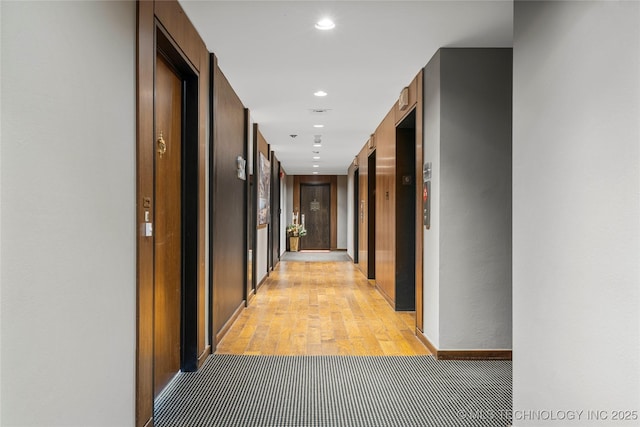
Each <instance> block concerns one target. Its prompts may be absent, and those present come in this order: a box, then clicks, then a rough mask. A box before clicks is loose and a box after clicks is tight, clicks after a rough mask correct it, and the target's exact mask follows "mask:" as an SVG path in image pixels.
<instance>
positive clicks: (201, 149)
mask: <svg viewBox="0 0 640 427" xmlns="http://www.w3.org/2000/svg"><path fill="white" fill-rule="evenodd" d="M198 70H199V71H200V74H199V77H198V84H199V96H200V98H199V100H198V101H199V106H198V110H199V111H198V113H199V115H198V367H199V366H201V365H202V363H204V361H205V360H206V357H207V356H208V355H209V353H210V352H211V344H212V343H211V342H207V337H206V327H205V325H206V322H207V318H206V305H207V304H208V301H206V300H205V287H206V286H207V277H206V271H207V270H206V263H207V257H206V247H205V245H206V218H207V212H206V209H207V206H206V200H207V188H206V179H207V176H206V175H207V162H208V159H207V157H206V154H207V144H208V143H209V138H208V135H207V133H208V130H207V129H208V127H209V84H210V80H211V79H210V74H209V52H208V51H207V48H206V46H205V45H204V43H201V44H200V63H199V65H198Z"/></svg>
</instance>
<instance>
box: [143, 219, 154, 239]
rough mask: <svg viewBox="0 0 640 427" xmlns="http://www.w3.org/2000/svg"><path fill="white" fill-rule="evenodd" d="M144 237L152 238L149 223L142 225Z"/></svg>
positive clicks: (151, 225)
mask: <svg viewBox="0 0 640 427" xmlns="http://www.w3.org/2000/svg"><path fill="white" fill-rule="evenodd" d="M144 236H145V237H151V236H153V224H151V223H150V222H145V223H144Z"/></svg>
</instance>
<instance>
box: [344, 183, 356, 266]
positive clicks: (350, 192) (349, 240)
mask: <svg viewBox="0 0 640 427" xmlns="http://www.w3.org/2000/svg"><path fill="white" fill-rule="evenodd" d="M353 193H354V179H353V174H351V175H348V176H347V201H346V203H347V254H348V255H349V256H350V257H351V259H354V249H355V246H354V241H353V234H354V230H353V223H354V218H353V215H355V212H354V209H353V199H354V197H355V195H354V194H353Z"/></svg>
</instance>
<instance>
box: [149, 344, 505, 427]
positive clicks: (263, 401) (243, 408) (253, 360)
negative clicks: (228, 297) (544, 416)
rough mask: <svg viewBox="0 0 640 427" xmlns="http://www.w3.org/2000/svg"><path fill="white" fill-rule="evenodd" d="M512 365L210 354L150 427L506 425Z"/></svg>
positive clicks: (159, 402)
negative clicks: (153, 425) (153, 426)
mask: <svg viewBox="0 0 640 427" xmlns="http://www.w3.org/2000/svg"><path fill="white" fill-rule="evenodd" d="M511 408H512V386H511V362H507V361H436V360H435V359H434V358H432V357H431V356H406V357H400V356H235V355H213V356H211V357H210V358H209V359H208V361H207V362H206V364H205V365H204V366H203V367H202V368H201V370H200V371H199V372H196V373H182V374H179V375H178V376H177V377H176V378H175V379H174V381H173V382H172V383H171V384H170V385H169V386H168V387H167V388H166V389H165V390H164V391H163V392H162V393H161V395H160V396H159V397H158V398H157V399H156V405H155V426H156V427H200V426H233V427H239V426H277V427H303V426H314V427H315V426H317V427H320V426H322V427H324V426H362V427H364V426H366V427H377V426H380V427H382V426H398V427H409V426H433V427H449V426H450V427H462V426H496V427H504V426H507V425H509V424H510V420H509V414H510V411H511Z"/></svg>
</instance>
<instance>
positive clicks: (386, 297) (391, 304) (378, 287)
mask: <svg viewBox="0 0 640 427" xmlns="http://www.w3.org/2000/svg"><path fill="white" fill-rule="evenodd" d="M376 289H377V290H378V293H379V294H380V295H382V298H384V299H385V301H387V302H388V303H389V305H390V306H391V308H393V310H394V311H395V309H396V302H395V301H394V300H392V299H391V298H390V297H389V295H387V294H386V293H385V291H384V290H382V288H381V287H380V286H378V282H376Z"/></svg>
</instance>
